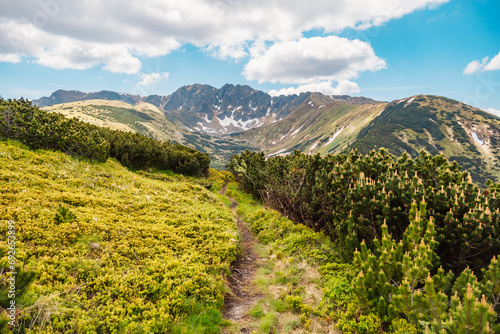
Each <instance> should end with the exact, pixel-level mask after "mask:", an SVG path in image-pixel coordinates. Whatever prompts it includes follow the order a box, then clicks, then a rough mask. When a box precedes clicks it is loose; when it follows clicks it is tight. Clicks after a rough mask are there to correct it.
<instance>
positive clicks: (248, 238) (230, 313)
mask: <svg viewBox="0 0 500 334" xmlns="http://www.w3.org/2000/svg"><path fill="white" fill-rule="evenodd" d="M225 188H227V187H224V188H223V189H222V190H224V192H222V191H221V193H223V194H225V190H226V189H225ZM231 202H232V205H231V209H232V210H233V213H234V217H235V220H236V224H237V227H238V231H239V233H240V235H241V244H240V245H241V253H240V254H239V255H238V257H237V258H236V261H235V262H233V264H232V266H231V277H229V278H228V283H229V288H230V290H231V292H230V293H229V294H227V295H226V298H225V305H224V310H223V312H224V318H225V319H227V320H229V321H231V322H233V323H235V324H236V325H238V330H239V333H250V332H251V330H250V328H249V324H250V321H251V319H250V317H249V311H250V309H251V308H252V306H253V305H254V304H255V301H256V300H258V299H259V297H260V295H259V294H258V293H257V292H256V291H257V289H256V287H255V285H254V284H253V283H252V280H253V278H254V277H255V273H256V271H257V268H258V263H257V262H258V255H257V253H256V251H255V249H256V245H257V241H256V239H255V237H254V236H253V234H252V231H250V229H249V228H248V226H247V225H246V224H245V223H244V222H243V221H242V220H241V219H239V217H238V215H237V214H236V208H237V207H238V203H237V202H236V201H234V200H232V201H231ZM223 333H234V332H233V331H229V329H227V328H226V329H225V330H224V331H223Z"/></svg>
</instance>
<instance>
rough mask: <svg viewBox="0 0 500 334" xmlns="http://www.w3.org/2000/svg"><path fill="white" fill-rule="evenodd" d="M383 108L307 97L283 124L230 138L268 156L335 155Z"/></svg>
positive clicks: (379, 105)
mask: <svg viewBox="0 0 500 334" xmlns="http://www.w3.org/2000/svg"><path fill="white" fill-rule="evenodd" d="M385 105H386V104H385V103H373V104H363V105H353V104H346V103H344V102H332V101H331V99H328V98H327V97H325V96H324V95H320V94H311V97H310V98H309V99H307V100H306V101H304V103H302V104H301V105H300V106H299V107H298V108H297V109H296V110H295V111H293V112H292V113H291V114H290V115H288V116H287V117H286V118H284V119H283V120H281V121H279V122H276V123H273V124H270V125H267V126H263V127H260V128H256V129H251V130H248V131H245V132H243V133H240V134H234V135H232V136H231V137H232V138H237V139H241V140H246V141H248V142H249V143H250V144H251V145H252V146H256V147H259V148H261V150H262V151H264V152H265V153H266V154H268V155H277V154H281V155H283V154H288V153H291V152H293V151H294V150H300V151H302V152H306V153H311V154H315V153H321V154H326V153H331V152H336V151H339V150H341V149H344V148H345V147H347V145H348V144H349V143H351V142H353V141H354V140H355V139H356V136H357V135H358V133H359V132H360V131H361V129H363V128H364V127H365V126H366V125H367V124H369V122H370V121H371V120H373V119H374V118H375V117H377V115H378V114H379V113H380V112H381V111H382V110H383V108H384V106H385Z"/></svg>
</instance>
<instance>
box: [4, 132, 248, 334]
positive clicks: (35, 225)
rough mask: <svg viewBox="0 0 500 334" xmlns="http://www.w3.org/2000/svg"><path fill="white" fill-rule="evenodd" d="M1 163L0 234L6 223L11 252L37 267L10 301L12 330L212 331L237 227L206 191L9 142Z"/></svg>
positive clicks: (110, 163)
mask: <svg viewBox="0 0 500 334" xmlns="http://www.w3.org/2000/svg"><path fill="white" fill-rule="evenodd" d="M0 161H1V164H0V180H1V182H0V202H1V203H2V205H1V206H0V217H1V219H2V220H1V224H0V234H1V235H3V236H6V235H7V221H8V220H13V221H15V223H16V226H17V230H16V241H17V242H16V251H17V253H16V255H17V258H18V260H19V261H20V263H22V264H23V265H24V266H25V267H26V268H30V269H33V270H34V271H35V272H36V273H37V278H36V280H35V282H34V284H33V285H32V286H31V287H30V289H29V291H28V293H27V294H26V295H24V296H23V297H22V299H21V300H17V301H16V302H17V303H16V305H18V310H19V311H23V312H22V313H21V314H20V318H19V319H18V320H19V328H20V332H21V333H25V332H42V331H43V330H45V331H46V332H56V333H71V332H73V333H85V332H89V333H96V332H101V333H103V332H114V333H118V332H124V333H165V332H166V331H172V332H185V333H187V332H193V333H194V332H200V333H203V332H210V331H209V330H208V329H207V328H206V326H209V327H211V328H212V329H211V330H212V331H213V330H217V327H218V326H220V322H221V315H220V313H219V311H218V310H219V309H220V308H221V307H222V304H223V290H224V282H223V280H221V277H224V275H225V273H226V272H227V271H228V268H229V264H230V263H231V262H232V261H233V260H234V259H235V256H236V253H237V239H238V236H237V232H236V230H235V223H234V220H233V215H232V213H231V211H230V210H229V209H228V208H226V207H225V206H224V205H223V204H222V202H220V200H219V199H218V198H217V197H216V196H215V195H213V194H212V193H210V192H209V191H207V190H206V189H204V188H203V187H200V186H198V185H196V184H194V183H192V182H188V181H185V178H183V177H164V179H166V180H170V181H169V182H164V181H160V180H153V179H151V178H147V177H144V176H141V175H138V174H135V173H132V172H129V171H127V170H126V169H125V168H123V167H122V166H120V165H119V164H118V163H117V162H116V161H115V160H113V159H109V160H108V162H106V163H92V162H88V161H81V160H77V159H74V158H71V157H69V156H67V155H65V154H62V153H58V152H51V151H36V152H34V151H31V150H29V149H27V148H26V147H24V146H22V145H20V144H19V143H17V142H12V141H0ZM0 240H1V242H0V247H1V249H2V250H5V249H6V241H5V240H6V238H4V237H2V238H1V239H0ZM6 261H7V258H6V257H3V258H2V259H1V264H2V266H4V267H5V266H6ZM207 324H208V325H207ZM182 328H190V329H184V330H183V329H182ZM214 328H215V329H214Z"/></svg>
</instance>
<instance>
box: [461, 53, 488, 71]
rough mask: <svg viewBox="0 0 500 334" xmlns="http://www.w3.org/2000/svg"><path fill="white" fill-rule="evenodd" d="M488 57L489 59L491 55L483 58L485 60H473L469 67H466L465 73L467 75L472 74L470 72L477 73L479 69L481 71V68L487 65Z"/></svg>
mask: <svg viewBox="0 0 500 334" xmlns="http://www.w3.org/2000/svg"><path fill="white" fill-rule="evenodd" d="M488 59H489V57H485V58H483V60H482V61H481V62H479V61H478V60H473V61H471V62H470V63H469V64H468V65H467V67H465V69H464V71H463V73H464V74H465V75H470V74H474V73H476V72H477V71H479V70H480V69H482V68H483V67H484V66H485V65H486V62H487V61H488Z"/></svg>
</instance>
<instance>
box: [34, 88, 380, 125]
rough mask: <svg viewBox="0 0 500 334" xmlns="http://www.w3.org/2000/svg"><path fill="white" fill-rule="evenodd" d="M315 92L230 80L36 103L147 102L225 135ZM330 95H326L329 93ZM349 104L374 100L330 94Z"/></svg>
mask: <svg viewBox="0 0 500 334" xmlns="http://www.w3.org/2000/svg"><path fill="white" fill-rule="evenodd" d="M310 96H311V93H302V94H300V95H290V96H277V97H276V96H275V97H272V96H270V95H269V94H267V93H264V92H262V91H258V90H255V89H253V88H251V87H249V86H242V85H236V86H235V85H230V84H226V85H224V86H223V87H221V88H220V89H217V88H215V87H212V86H209V85H200V84H195V85H190V86H184V87H181V88H179V89H178V90H177V91H175V92H174V93H173V94H171V95H169V96H160V95H150V96H147V97H140V96H137V95H130V94H120V93H115V92H110V91H101V92H95V93H83V92H79V91H64V90H58V91H56V92H54V93H52V94H51V95H50V97H42V98H40V99H38V100H34V101H33V103H34V104H35V105H37V106H39V107H45V106H50V105H57V104H61V103H68V102H76V101H86V100H109V101H121V102H125V103H128V104H135V103H138V102H146V103H149V104H152V105H154V106H156V107H158V108H159V109H162V110H164V111H165V113H166V116H167V118H168V119H169V120H171V121H174V120H175V121H176V122H179V123H180V124H182V125H183V126H185V127H186V128H187V129H188V130H190V131H197V132H202V133H206V134H210V135H225V134H230V133H235V132H240V131H245V130H248V129H251V128H255V127H259V126H262V125H266V124H271V123H273V122H277V121H279V120H281V119H283V118H285V117H286V116H287V115H289V114H290V113H291V112H292V111H294V110H295V109H297V108H298V106H299V105H301V104H302V103H303V102H304V101H305V100H307V99H308V98H309V97H310ZM325 98H326V97H325ZM327 98H329V99H330V100H331V102H333V101H337V102H342V103H347V104H363V103H373V102H375V101H373V100H371V99H367V98H364V97H350V96H346V95H341V96H340V95H339V96H333V97H327Z"/></svg>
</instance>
